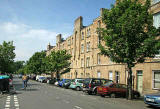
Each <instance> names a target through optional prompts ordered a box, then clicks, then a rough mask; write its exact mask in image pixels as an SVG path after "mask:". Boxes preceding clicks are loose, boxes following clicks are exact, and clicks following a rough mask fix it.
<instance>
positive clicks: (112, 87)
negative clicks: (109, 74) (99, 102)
mask: <svg viewBox="0 0 160 109" xmlns="http://www.w3.org/2000/svg"><path fill="white" fill-rule="evenodd" d="M97 93H98V94H100V95H101V96H102V97H105V96H110V97H111V98H115V97H116V96H120V97H126V93H127V85H125V84H118V83H112V82H108V83H106V84H104V85H102V86H99V87H98V88H97ZM133 97H134V98H139V97H140V93H139V92H138V91H135V90H133Z"/></svg>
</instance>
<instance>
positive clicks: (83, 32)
mask: <svg viewBox="0 0 160 109" xmlns="http://www.w3.org/2000/svg"><path fill="white" fill-rule="evenodd" d="M151 10H152V11H153V19H154V26H155V27H156V28H158V27H159V26H160V0H153V2H152V7H151ZM102 12H103V9H101V10H100V13H101V15H102ZM101 15H100V16H99V17H98V18H96V19H94V20H93V22H92V24H91V25H89V26H83V18H82V17H81V16H80V17H78V18H77V19H76V20H75V22H74V32H73V34H72V35H71V36H69V37H68V38H67V39H66V40H62V39H63V38H62V35H61V34H59V35H57V36H56V45H55V46H51V45H50V44H49V45H48V46H47V55H49V54H50V52H51V51H53V50H63V49H65V50H67V51H68V53H69V54H71V55H72V58H71V60H70V62H71V65H70V68H71V71H70V72H68V73H66V74H63V75H61V78H69V79H73V78H107V79H110V80H113V81H114V82H116V83H123V84H127V77H128V72H127V69H126V65H125V64H119V63H114V62H112V61H111V60H110V58H109V57H107V56H103V55H101V54H100V50H99V48H98V45H99V43H103V42H101V41H100V40H99V34H98V33H97V28H99V27H104V24H103V23H102V19H101ZM132 70H133V80H134V82H133V84H134V86H133V87H134V89H135V90H138V91H140V92H141V93H142V94H145V93H150V92H156V91H157V89H160V54H157V55H156V56H155V58H153V59H150V58H147V59H146V61H145V62H144V63H142V64H137V65H136V66H135V67H134V68H133V69H132Z"/></svg>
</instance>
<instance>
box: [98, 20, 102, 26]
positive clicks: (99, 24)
mask: <svg viewBox="0 0 160 109" xmlns="http://www.w3.org/2000/svg"><path fill="white" fill-rule="evenodd" d="M100 27H101V21H100V20H99V21H98V28H100Z"/></svg>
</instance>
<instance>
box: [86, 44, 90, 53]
mask: <svg viewBox="0 0 160 109" xmlns="http://www.w3.org/2000/svg"><path fill="white" fill-rule="evenodd" d="M89 51H90V42H87V52H89Z"/></svg>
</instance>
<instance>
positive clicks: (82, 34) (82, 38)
mask: <svg viewBox="0 0 160 109" xmlns="http://www.w3.org/2000/svg"><path fill="white" fill-rule="evenodd" d="M81 39H82V40H83V39H84V32H82V37H81Z"/></svg>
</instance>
